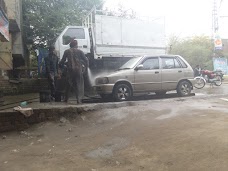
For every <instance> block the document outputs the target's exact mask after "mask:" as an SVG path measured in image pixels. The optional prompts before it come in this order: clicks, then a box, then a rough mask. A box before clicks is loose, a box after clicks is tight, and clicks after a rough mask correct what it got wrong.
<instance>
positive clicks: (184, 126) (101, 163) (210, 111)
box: [0, 95, 228, 171]
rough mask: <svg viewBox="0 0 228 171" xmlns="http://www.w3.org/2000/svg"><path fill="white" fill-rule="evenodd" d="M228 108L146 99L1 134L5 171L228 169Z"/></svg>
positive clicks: (0, 165) (218, 103)
mask: <svg viewBox="0 0 228 171" xmlns="http://www.w3.org/2000/svg"><path fill="white" fill-rule="evenodd" d="M227 97H228V95H227ZM227 104H228V102H227V101H224V100H222V99H221V98H219V97H217V98H202V99H194V98H183V99H182V100H180V99H179V98H178V99H176V98H168V99H161V100H141V101H136V102H134V106H125V107H118V108H114V109H101V110H97V111H89V112H83V113H81V114H80V115H78V116H77V117H76V118H75V119H70V118H61V119H60V120H59V121H57V122H45V123H40V124H37V125H34V126H33V127H31V128H30V129H27V130H24V131H21V132H10V133H4V134H0V137H1V139H0V153H1V155H0V170H3V171H16V170H24V171H30V170H33V171H39V170H44V171H65V170H66V171H71V170H72V171H74V170H80V171H81V170H82V171H84V170H85V171H87V170H88V171H107V170H108V171H114V170H120V171H125V170H126V171H129V170H132V171H134V170H137V171H143V170H146V171H147V170H156V171H168V170H169V171H179V170H180V171H182V170H188V171H198V170H199V171H201V170H207V171H214V170H219V171H226V170H228V162H227V159H228V148H227V147H228V135H227V131H228V124H227V121H228V107H227V106H228V105H227Z"/></svg>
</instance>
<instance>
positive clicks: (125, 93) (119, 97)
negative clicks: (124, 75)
mask: <svg viewBox="0 0 228 171" xmlns="http://www.w3.org/2000/svg"><path fill="white" fill-rule="evenodd" d="M113 96H114V98H115V100H116V101H127V100H129V99H130V98H131V96H132V90H131V88H130V87H129V86H128V85H127V84H119V85H117V86H116V87H115V89H114V93H113Z"/></svg>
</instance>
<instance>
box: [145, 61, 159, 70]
mask: <svg viewBox="0 0 228 171" xmlns="http://www.w3.org/2000/svg"><path fill="white" fill-rule="evenodd" d="M142 64H143V68H142V70H153V69H159V60H158V58H149V59H146V60H145V61H144V62H143V63H142Z"/></svg>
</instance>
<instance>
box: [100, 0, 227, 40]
mask: <svg viewBox="0 0 228 171" xmlns="http://www.w3.org/2000/svg"><path fill="white" fill-rule="evenodd" d="M217 1H218V2H220V1H221V0H217ZM222 1H223V2H222V4H221V7H220V8H219V12H220V13H219V14H220V15H225V16H228V10H227V9H228V0H222ZM213 2H214V0H106V2H105V4H104V7H105V8H108V9H111V10H115V9H117V8H118V5H119V4H121V5H122V6H124V8H125V9H132V10H134V11H135V12H136V15H138V16H149V17H154V16H164V17H165V21H166V22H165V23H166V25H165V27H166V36H167V37H169V36H170V35H176V36H178V37H190V36H196V35H206V36H212V9H213ZM218 6H219V5H218ZM219 27H220V32H221V33H220V35H221V37H222V38H228V17H224V18H222V19H221V20H219Z"/></svg>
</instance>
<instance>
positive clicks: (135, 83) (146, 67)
mask: <svg viewBox="0 0 228 171" xmlns="http://www.w3.org/2000/svg"><path fill="white" fill-rule="evenodd" d="M194 84H195V80H194V73H193V69H192V67H191V66H190V65H189V64H188V62H187V61H186V60H185V59H184V58H182V57H181V56H177V55H162V56H143V57H136V58H132V59H130V60H129V61H128V62H127V63H125V64H124V65H123V66H121V67H120V68H119V69H118V70H117V71H115V72H114V73H112V74H109V75H106V76H104V77H98V78H97V79H96V85H95V89H96V91H97V93H98V94H100V95H101V97H103V98H104V97H107V96H109V97H113V98H114V99H115V100H116V101H125V100H129V99H130V98H131V97H132V96H133V95H135V94H137V93H150V92H155V93H156V94H157V95H161V94H162V95H164V94H166V92H167V91H171V90H176V91H177V93H178V94H179V95H180V96H188V95H190V93H191V90H192V88H193V85H194Z"/></svg>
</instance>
